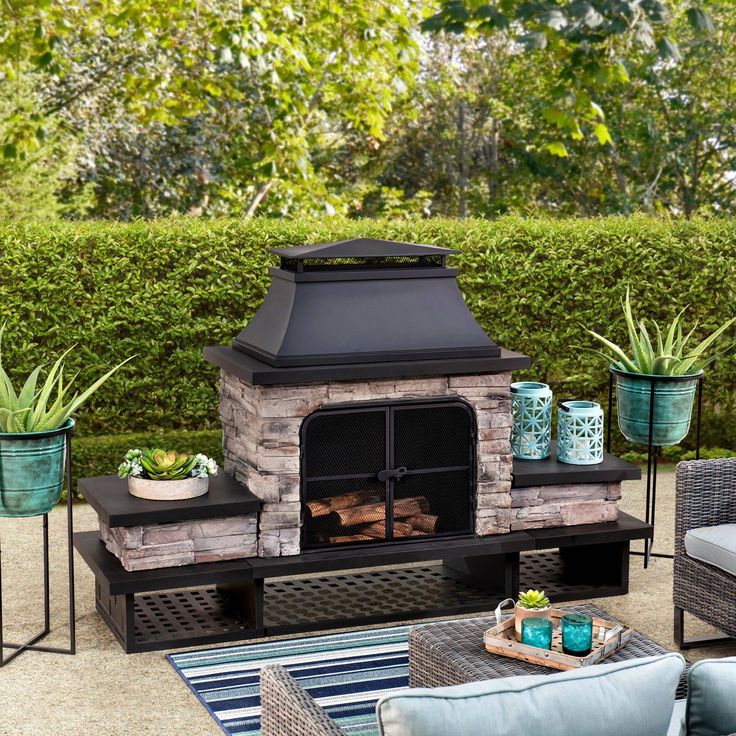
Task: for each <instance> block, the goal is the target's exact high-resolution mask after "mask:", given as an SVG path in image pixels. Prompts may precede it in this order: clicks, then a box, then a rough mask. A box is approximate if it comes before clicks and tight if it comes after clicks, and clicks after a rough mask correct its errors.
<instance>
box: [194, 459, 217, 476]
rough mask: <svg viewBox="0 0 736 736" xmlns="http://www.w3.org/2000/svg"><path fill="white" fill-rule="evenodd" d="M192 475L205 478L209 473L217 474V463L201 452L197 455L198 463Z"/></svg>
mask: <svg viewBox="0 0 736 736" xmlns="http://www.w3.org/2000/svg"><path fill="white" fill-rule="evenodd" d="M192 475H195V476H197V477H198V478H205V477H207V476H208V475H217V463H216V462H215V461H214V460H213V459H212V458H211V457H207V455H203V454H202V453H199V455H197V464H196V466H195V467H194V469H193V470H192Z"/></svg>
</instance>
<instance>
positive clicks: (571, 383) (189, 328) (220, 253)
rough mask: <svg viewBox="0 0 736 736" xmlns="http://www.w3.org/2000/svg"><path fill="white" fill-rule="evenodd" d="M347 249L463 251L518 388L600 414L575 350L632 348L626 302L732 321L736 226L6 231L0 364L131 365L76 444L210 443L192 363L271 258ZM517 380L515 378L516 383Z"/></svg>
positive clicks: (497, 224)
mask: <svg viewBox="0 0 736 736" xmlns="http://www.w3.org/2000/svg"><path fill="white" fill-rule="evenodd" d="M356 236H369V237H383V238H389V239H397V240H407V241H414V242H422V243H434V244H437V245H443V246H452V247H455V248H458V249H460V250H461V251H462V252H461V255H460V256H458V257H457V258H456V259H455V263H456V265H457V266H458V267H459V268H460V274H461V275H460V283H461V286H462V288H463V290H464V292H465V295H466V299H467V301H468V304H469V306H470V308H471V310H472V311H473V313H474V314H475V315H476V317H477V318H478V320H479V321H480V323H481V324H482V325H483V327H484V328H485V329H486V330H487V332H488V333H489V334H490V335H491V336H492V337H494V338H495V339H496V340H497V341H498V342H500V343H501V344H502V345H505V346H506V347H509V348H513V349H517V350H520V351H522V352H525V353H527V354H529V355H530V356H531V357H532V361H533V363H532V365H533V368H532V370H531V371H529V372H528V373H527V375H528V376H530V377H531V376H534V377H536V378H538V379H540V380H544V381H547V382H549V383H551V384H552V386H553V388H554V390H555V392H556V394H557V395H558V396H561V397H563V396H564V397H567V396H577V397H583V396H585V397H595V396H597V397H599V398H603V397H604V396H605V392H606V386H607V372H606V369H605V366H603V365H602V364H601V363H600V361H599V360H598V358H596V357H595V356H593V355H592V354H589V353H586V352H584V351H583V350H582V348H581V346H584V345H585V346H592V342H591V341H590V340H589V339H588V338H587V337H586V334H585V332H584V331H583V328H582V326H581V323H582V324H584V325H587V326H590V327H592V328H594V329H596V330H598V331H602V332H604V333H605V334H607V335H610V336H611V337H613V338H614V339H618V340H624V339H625V328H624V323H623V319H622V316H621V310H620V305H619V299H620V297H621V295H622V294H623V292H624V288H625V286H626V285H627V284H629V285H630V286H631V288H632V294H633V299H634V302H635V305H636V307H637V309H638V311H639V312H640V313H642V314H646V315H649V316H652V317H654V318H656V319H661V320H668V319H670V318H671V317H672V316H673V315H674V314H675V312H676V311H677V309H678V307H679V306H680V305H684V304H688V303H689V304H691V305H692V306H691V309H690V314H689V319H690V320H694V319H696V318H697V319H698V320H700V324H701V327H702V329H703V330H704V331H705V330H709V329H713V328H715V327H716V326H717V325H718V324H720V323H721V322H723V321H724V320H725V319H727V318H728V317H730V316H731V315H732V314H733V313H734V309H735V305H736V268H735V266H736V223H734V222H732V221H729V220H708V221H706V220H695V221H689V222H686V221H679V220H673V221H670V220H659V219H652V218H645V217H632V218H608V219H591V220H542V219H532V220H523V219H517V218H504V219H500V220H497V221H493V222H488V221H482V220H462V221H460V220H451V221H448V220H421V221H411V220H409V221H391V222H388V221H381V220H361V221H348V220H339V219H338V220H324V221H319V222H314V221H299V222H282V221H272V220H259V219H255V220H249V221H234V220H224V221H200V220H192V219H177V220H165V221H160V222H154V223H144V222H136V223H132V224H115V223H102V222H100V223H97V222H87V223H54V224H7V223H6V224H0V305H1V306H0V314H1V316H2V318H3V319H7V321H8V327H7V331H6V345H5V346H4V347H5V353H4V358H5V362H6V364H7V365H9V366H15V367H16V368H17V369H18V370H17V373H23V372H27V371H28V370H29V369H30V368H31V367H32V366H33V365H34V364H35V363H37V362H40V361H42V360H44V359H47V357H50V356H53V355H56V354H58V353H59V352H60V351H61V350H62V349H63V348H65V347H66V346H69V345H71V344H74V343H76V345H77V347H76V348H75V349H74V351H73V352H72V354H71V355H70V356H69V367H70V368H73V369H79V370H80V371H81V374H80V378H79V380H80V381H82V382H87V381H90V380H92V379H93V377H94V376H96V375H98V374H99V373H101V372H102V371H103V370H105V369H106V368H107V367H108V366H109V365H111V364H112V363H114V362H115V361H117V360H120V359H122V358H124V357H127V356H129V355H132V354H137V355H138V357H137V358H136V359H135V360H134V361H133V362H132V363H131V364H130V365H128V366H126V367H125V369H123V371H121V373H120V374H119V375H118V376H116V377H115V378H114V379H113V380H112V381H110V383H109V384H108V385H107V386H105V387H104V388H103V389H102V390H101V391H100V392H99V393H98V394H97V395H96V397H95V398H94V400H93V401H92V402H90V405H89V407H88V409H87V410H86V411H84V412H83V414H82V415H81V416H80V420H79V433H80V434H93V433H105V434H115V433H120V432H127V431H149V432H150V431H160V430H167V431H170V430H199V429H212V428H216V427H217V426H218V416H217V376H218V374H217V370H216V369H215V368H214V367H212V366H210V365H208V364H207V363H205V362H204V361H203V359H202V357H201V355H202V354H201V351H202V348H203V347H204V346H205V345H208V344H215V343H229V342H230V341H231V340H232V338H233V337H234V336H235V335H236V334H237V333H238V331H239V330H240V329H241V328H242V326H243V324H244V323H245V321H246V319H248V318H249V317H251V316H252V315H253V314H254V312H255V310H256V309H257V307H258V305H259V304H260V302H261V300H262V299H263V296H264V294H265V291H266V288H267V285H268V281H269V277H268V267H269V266H270V265H275V263H276V258H275V257H273V256H271V255H269V254H268V252H267V249H268V248H270V247H275V246H283V245H297V244H301V243H311V242H318V241H324V240H341V239H345V238H350V237H356ZM519 377H521V374H520V375H519ZM735 379H736V359H734V357H729V358H728V359H727V360H723V361H721V362H720V364H718V365H717V366H715V367H712V368H711V369H709V370H708V374H707V379H706V385H705V397H706V401H707V420H706V424H705V434H704V442H705V443H706V444H709V445H711V446H714V447H723V446H734V445H736V421H734V418H733V409H734V404H735V400H736V389H735V388H734V386H735V385H736V380H735Z"/></svg>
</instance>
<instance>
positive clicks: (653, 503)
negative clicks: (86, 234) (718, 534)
mask: <svg viewBox="0 0 736 736" xmlns="http://www.w3.org/2000/svg"><path fill="white" fill-rule="evenodd" d="M613 376H614V373H613V369H612V370H611V371H609V374H608V427H607V438H606V452H610V451H611V426H612V423H613ZM626 376H627V377H628V378H633V379H637V378H641V379H642V380H644V381H649V443H648V446H647V493H646V510H645V512H646V515H645V521H646V523H647V524H651V526H652V536H651V538H650V539H645V540H644V551H643V552H635V551H633V550H632V551H631V553H630V554H632V555H640V556H643V557H644V569H647V568H648V567H649V559H650V557H659V558H663V559H668V560H672V559H674V555H671V554H668V553H665V552H652V547H653V546H654V533H655V518H656V514H657V463H658V460H659V451H660V448H659V446H658V445H654V444H652V440H653V435H654V395H655V394H654V388H655V384H656V383H657V381H656V379H655V380H651V376H645V375H642V376H638V374H636V373H627V374H626ZM662 380H666V381H668V382H679V381H682V382H685V381H692V380H693V376H666V377H663V379H662ZM697 381H698V409H697V417H696V420H695V422H696V424H695V426H696V438H695V459H696V460H699V459H700V414H701V409H702V406H703V374H702V373H701V374H700V376H698V378H697Z"/></svg>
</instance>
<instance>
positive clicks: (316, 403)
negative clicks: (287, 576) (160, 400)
mask: <svg viewBox="0 0 736 736" xmlns="http://www.w3.org/2000/svg"><path fill="white" fill-rule="evenodd" d="M510 377H511V374H510V373H493V374H487V375H474V376H437V377H430V378H401V379H385V380H383V379H382V380H372V381H333V382H328V383H320V384H307V385H281V386H252V385H250V384H249V383H247V382H246V381H243V380H241V379H240V378H237V377H236V376H234V375H232V374H229V373H227V372H225V371H223V372H222V376H221V384H220V416H221V420H222V427H223V449H224V455H225V471H226V472H227V473H230V474H232V475H234V476H235V477H236V478H237V480H239V481H241V482H243V483H245V484H246V485H247V486H248V488H249V489H250V490H251V492H252V493H254V494H255V495H256V496H258V498H260V499H261V501H262V502H263V506H262V510H261V513H260V516H259V524H258V554H259V555H260V556H262V557H278V556H281V555H295V554H299V552H300V535H301V529H300V526H301V503H300V488H299V451H300V448H299V431H300V428H301V425H302V422H303V420H304V418H305V417H306V416H308V415H309V414H311V413H312V412H314V411H316V410H318V409H321V408H323V407H326V406H330V405H331V404H338V403H344V402H349V401H356V402H357V401H361V402H362V401H386V400H390V401H397V400H401V399H436V398H438V397H447V396H453V397H459V398H461V399H464V400H465V401H467V402H468V403H469V404H470V405H471V406H472V407H473V409H474V410H475V414H476V424H477V429H478V442H477V458H478V461H477V485H476V496H475V507H476V514H475V533H476V534H479V535H488V534H502V533H506V532H509V531H510V524H509V514H508V513H507V512H509V511H510V509H511V503H512V496H511V464H512V456H511V445H510V443H509V435H510V432H511V421H512V417H511V400H510V395H509V382H510Z"/></svg>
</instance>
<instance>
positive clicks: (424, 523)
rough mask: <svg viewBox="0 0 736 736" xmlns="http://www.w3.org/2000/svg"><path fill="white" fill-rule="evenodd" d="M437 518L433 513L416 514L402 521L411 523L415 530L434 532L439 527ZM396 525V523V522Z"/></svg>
mask: <svg viewBox="0 0 736 736" xmlns="http://www.w3.org/2000/svg"><path fill="white" fill-rule="evenodd" d="M437 518H438V517H436V516H433V515H432V514H416V515H415V516H407V517H404V518H402V519H401V521H402V522H404V523H405V524H409V525H410V526H411V528H412V529H413V530H414V531H415V532H422V533H423V534H434V532H435V531H436V529H437ZM394 526H396V525H395V524H394Z"/></svg>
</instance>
